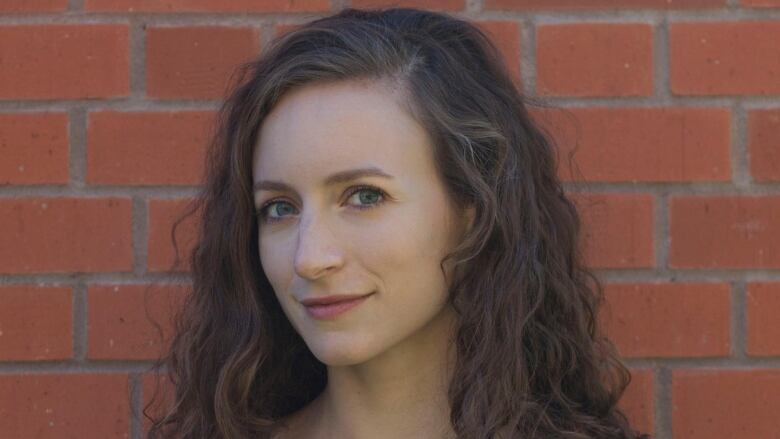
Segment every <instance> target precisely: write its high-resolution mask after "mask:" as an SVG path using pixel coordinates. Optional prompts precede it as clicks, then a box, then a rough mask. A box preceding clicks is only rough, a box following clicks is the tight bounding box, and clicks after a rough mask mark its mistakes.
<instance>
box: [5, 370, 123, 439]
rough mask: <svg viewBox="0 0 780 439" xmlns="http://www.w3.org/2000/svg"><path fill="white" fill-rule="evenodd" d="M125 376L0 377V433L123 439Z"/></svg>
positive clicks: (57, 438) (45, 437)
mask: <svg viewBox="0 0 780 439" xmlns="http://www.w3.org/2000/svg"><path fill="white" fill-rule="evenodd" d="M127 388H128V382H127V375H125V374H94V375H87V374H80V373H79V374H31V375H0V431H2V432H3V437H7V438H20V439H21V438H36V439H48V438H51V439H60V438H127V437H129V433H130V431H129V429H130V427H129V424H130V423H129V419H128V418H129V413H130V407H129V395H128V391H127Z"/></svg>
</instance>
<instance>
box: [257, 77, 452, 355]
mask: <svg viewBox="0 0 780 439" xmlns="http://www.w3.org/2000/svg"><path fill="white" fill-rule="evenodd" d="M395 99H396V96H395V95H394V94H393V93H392V92H390V91H389V90H388V89H385V88H381V87H380V86H378V85H376V84H373V85H370V84H367V83H366V84H363V83H357V82H341V83H336V84H326V85H320V84H317V85H310V86H306V87H303V88H298V89H295V90H292V91H291V92H289V93H287V94H286V95H285V96H284V97H283V98H282V100H281V101H280V102H279V103H278V104H277V105H276V107H274V109H273V111H272V112H271V113H270V114H269V115H268V116H267V118H266V119H265V120H264V122H263V124H262V126H261V129H260V132H259V137H258V143H257V145H256V148H255V151H254V157H253V174H254V175H253V179H254V182H255V189H256V192H255V195H254V197H255V207H256V208H257V209H260V208H261V207H262V211H261V212H260V214H259V215H258V217H257V224H258V228H259V248H260V259H261V261H262V268H263V271H264V272H265V274H266V276H267V277H268V279H269V281H270V282H271V285H272V286H273V289H274V292H275V294H276V297H277V298H278V300H279V303H280V304H281V306H282V308H283V309H284V312H285V314H286V315H287V318H288V319H289V321H290V322H291V324H292V325H293V327H294V328H295V329H296V330H297V331H298V333H299V334H300V335H301V336H302V338H303V339H304V340H305V342H306V344H307V345H308V347H309V349H310V350H311V351H312V353H313V354H314V355H315V356H316V357H317V358H318V359H319V360H320V361H322V362H323V363H325V364H327V365H331V366H336V365H352V364H358V363H362V362H365V361H367V360H369V359H371V358H373V357H375V356H377V355H379V354H381V353H383V352H385V351H387V350H388V349H389V348H391V347H394V346H396V345H397V344H399V342H402V341H416V342H417V343H418V344H420V343H422V344H424V343H430V342H431V341H430V340H431V337H429V336H426V335H425V334H426V333H430V331H431V330H432V329H431V328H434V327H441V322H442V321H444V320H446V319H448V318H451V317H452V314H451V308H450V307H449V306H445V304H446V300H447V294H448V288H447V284H446V281H445V278H444V275H443V274H442V273H441V271H440V268H439V262H440V261H441V259H442V258H443V257H444V255H445V253H446V252H447V251H448V250H450V249H451V248H452V247H453V246H454V245H455V243H456V242H457V240H458V238H459V236H460V234H461V233H462V231H463V227H466V225H465V224H464V220H463V218H462V217H460V216H459V215H458V214H456V212H455V211H454V210H453V209H452V207H451V206H450V204H449V201H448V197H447V195H446V193H445V187H444V185H443V182H442V181H441V179H440V178H439V176H438V174H437V172H436V170H435V168H434V163H433V149H432V145H431V144H430V140H429V138H428V136H427V134H426V132H425V131H424V129H423V128H422V127H421V126H420V125H419V124H417V122H416V121H415V120H414V119H412V118H411V116H410V115H408V114H407V113H406V112H405V111H404V110H402V108H401V107H400V106H399V105H398V104H397V103H396V100H395ZM358 170H370V171H371V172H373V173H366V174H359V173H358V172H357V171H358ZM352 172H355V173H354V174H352ZM380 173H381V174H385V175H380ZM339 176H341V177H343V178H337V177H339ZM445 267H447V268H449V266H447V265H445ZM344 294H346V295H361V296H364V295H369V294H370V295H369V296H367V297H366V298H364V299H363V300H362V301H361V302H360V303H359V304H358V305H357V306H354V307H352V308H350V309H348V310H346V311H343V312H341V313H339V314H333V310H334V309H335V310H336V311H338V309H339V306H334V307H331V308H330V309H327V308H321V307H320V308H316V307H307V306H305V305H304V304H302V301H304V300H307V299H316V298H323V297H325V296H331V295H344ZM341 308H342V310H343V308H344V307H343V306H341Z"/></svg>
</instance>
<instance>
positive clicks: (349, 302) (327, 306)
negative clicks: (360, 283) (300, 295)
mask: <svg viewBox="0 0 780 439" xmlns="http://www.w3.org/2000/svg"><path fill="white" fill-rule="evenodd" d="M373 294H374V293H373V292H372V293H370V294H362V295H360V294H348V295H336V296H326V297H316V298H309V299H306V300H302V301H301V303H302V304H303V305H304V308H305V309H306V313H307V314H308V315H309V316H310V317H312V318H314V319H317V320H332V319H336V318H338V317H339V316H340V315H342V314H344V313H346V312H347V311H349V310H350V309H352V308H355V307H357V306H359V305H360V304H361V303H363V302H365V301H366V299H368V297H369V296H371V295H373Z"/></svg>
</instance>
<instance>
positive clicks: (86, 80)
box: [0, 0, 780, 439]
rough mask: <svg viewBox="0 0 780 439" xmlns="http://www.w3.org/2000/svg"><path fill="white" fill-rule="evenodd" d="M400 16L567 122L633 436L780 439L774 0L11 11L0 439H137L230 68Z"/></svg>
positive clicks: (11, 0)
mask: <svg viewBox="0 0 780 439" xmlns="http://www.w3.org/2000/svg"><path fill="white" fill-rule="evenodd" d="M391 5H400V6H414V7H421V8H426V9H432V10H440V11H447V12H450V13H452V14H455V15H458V16H461V17H463V18H467V19H469V20H471V21H473V22H474V23H475V24H477V25H479V26H481V27H482V28H483V29H485V30H487V31H488V33H489V35H490V36H491V38H493V40H494V41H495V43H496V44H497V45H498V47H499V48H500V49H501V52H502V53H503V55H504V57H505V58H506V62H507V66H508V68H509V69H510V71H511V73H512V75H513V76H514V78H515V80H516V81H517V84H518V85H519V86H520V87H521V88H522V90H523V91H524V92H525V93H526V94H527V95H531V96H537V97H540V98H543V99H545V100H546V101H547V102H549V103H551V104H552V105H553V108H544V109H534V110H533V111H532V114H533V115H534V117H536V118H537V119H538V120H539V122H540V123H541V124H543V125H544V126H545V127H548V128H549V131H550V132H551V133H552V135H553V136H554V137H555V140H556V143H557V145H558V147H559V148H560V157H562V158H563V159H562V160H561V164H562V166H561V168H560V176H561V178H562V179H563V180H564V181H565V185H566V187H567V190H568V191H569V193H570V194H571V196H572V197H573V199H574V200H575V202H576V203H577V204H578V206H579V207H580V209H581V213H582V217H583V220H584V225H585V233H584V237H583V245H584V247H585V254H586V257H587V260H588V263H589V264H590V265H591V266H592V267H594V268H595V269H596V271H597V272H598V274H599V276H600V277H601V279H602V280H604V282H605V286H606V288H605V294H606V299H607V306H606V307H605V310H604V312H603V313H602V316H601V318H602V323H603V324H604V325H605V327H606V329H607V333H608V334H610V336H611V338H612V339H613V340H614V341H615V343H616V344H617V346H618V348H619V350H620V352H621V354H622V355H623V357H624V358H625V361H626V363H627V365H628V366H629V367H630V369H631V370H632V372H633V374H634V380H633V382H632V383H631V385H630V387H629V389H628V391H627V393H626V394H625V397H624V398H623V400H622V401H621V405H622V406H623V407H624V408H625V409H626V411H627V412H628V414H629V415H630V418H631V420H632V422H633V423H634V424H635V426H636V427H637V428H639V429H641V430H643V431H645V432H650V433H652V434H653V436H654V437H657V438H659V439H672V438H674V439H683V438H686V439H698V438H702V439H703V438H707V439H715V438H724V439H726V438H729V439H733V438H756V439H770V438H774V439H777V438H780V416H778V414H779V413H780V1H778V0H403V1H401V2H400V3H387V2H385V1H382V0H352V1H351V2H350V0H296V1H294V2H293V1H287V0H231V1H225V0H155V1H152V0H2V1H0V437H2V438H65V437H74V438H75V437H78V438H130V439H139V438H141V437H142V435H143V432H144V429H145V428H146V427H147V424H146V423H145V422H144V421H143V420H142V419H140V418H139V417H138V416H136V414H137V413H138V412H139V409H140V407H141V406H142V405H143V404H144V401H147V400H148V399H149V397H150V395H149V393H150V389H152V386H151V385H150V383H152V380H151V379H150V378H151V377H150V374H149V373H147V371H148V368H149V367H150V366H151V364H152V360H153V359H154V358H156V357H157V356H158V355H159V354H160V352H161V349H163V348H164V347H165V346H166V343H167V340H168V336H169V335H170V325H168V324H167V322H169V320H170V316H171V315H173V313H174V311H175V309H176V306H177V303H179V301H180V299H181V298H182V297H183V295H184V294H186V287H187V285H188V282H189V276H188V274H187V273H186V272H184V271H181V270H176V269H171V266H172V264H173V262H174V257H175V252H174V249H173V247H172V245H171V244H170V232H171V226H172V224H173V222H174V220H175V219H176V217H177V215H178V214H179V213H181V212H182V209H183V207H184V206H185V204H186V203H187V202H188V201H189V200H190V199H191V198H192V197H193V196H194V195H195V194H196V193H197V188H198V185H199V178H200V176H201V171H202V169H201V168H202V161H203V157H204V153H205V147H206V141H207V139H208V136H209V134H210V128H211V121H212V117H213V116H214V112H215V110H216V109H217V108H218V107H219V104H220V100H221V98H222V96H223V93H224V91H225V87H226V86H227V84H228V80H229V77H230V73H231V71H232V70H233V68H234V67H235V66H236V65H237V64H238V63H240V62H242V61H244V60H246V59H248V58H250V57H252V56H254V55H255V54H257V53H258V51H259V50H260V49H261V48H262V47H264V45H265V44H267V42H268V41H270V40H271V39H272V38H273V37H274V36H275V35H278V34H279V33H281V32H284V31H285V30H286V29H289V28H291V27H293V26H295V25H296V24H300V23H303V22H306V21H308V20H310V19H312V18H316V17H320V16H324V15H327V14H330V13H332V12H335V11H337V10H339V9H341V8H343V7H346V6H354V7H374V6H391ZM572 153H574V157H573V162H569V161H568V160H567V159H566V158H567V157H569V156H570V155H571V154H572ZM194 230H195V229H194V224H192V222H190V223H187V222H185V223H184V224H183V225H182V227H181V228H180V229H179V232H178V234H177V235H178V236H177V238H178V239H179V241H180V242H182V243H183V248H180V250H182V251H187V249H188V248H189V246H191V244H192V242H193V240H194V238H193V236H194ZM152 321H156V322H158V323H160V326H155V325H154V323H153V322H152ZM97 414H99V415H97ZM96 415H97V416H96Z"/></svg>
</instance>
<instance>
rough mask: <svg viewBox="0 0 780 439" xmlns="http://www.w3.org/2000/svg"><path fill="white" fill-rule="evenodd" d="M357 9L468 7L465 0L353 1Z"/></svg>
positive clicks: (457, 9) (458, 8)
mask: <svg viewBox="0 0 780 439" xmlns="http://www.w3.org/2000/svg"><path fill="white" fill-rule="evenodd" d="M351 5H352V7H355V8H388V7H399V6H400V7H407V8H421V9H432V10H447V11H460V10H463V8H465V7H466V1H465V0H352V3H351Z"/></svg>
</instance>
